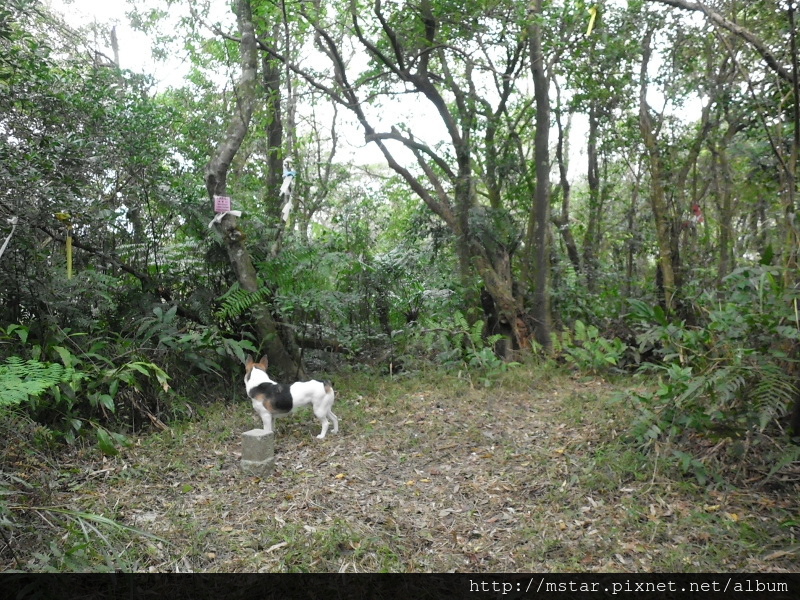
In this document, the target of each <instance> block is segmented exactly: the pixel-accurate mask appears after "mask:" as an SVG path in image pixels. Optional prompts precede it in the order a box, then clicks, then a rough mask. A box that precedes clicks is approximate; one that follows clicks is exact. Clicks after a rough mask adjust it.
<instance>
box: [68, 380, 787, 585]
mask: <svg viewBox="0 0 800 600" xmlns="http://www.w3.org/2000/svg"><path fill="white" fill-rule="evenodd" d="M558 383H559V385H557V386H555V387H554V386H552V385H542V384H540V383H537V384H533V383H532V384H531V385H530V386H527V387H526V386H524V385H523V386H520V385H519V384H517V385H516V386H515V387H516V389H515V391H504V390H502V389H499V390H497V389H496V390H485V389H470V388H469V387H468V386H466V385H463V386H460V387H459V388H457V389H456V388H451V391H450V392H447V393H443V391H442V389H441V388H437V387H433V386H431V387H429V388H426V387H425V386H424V385H423V384H417V385H415V386H411V387H409V389H408V390H407V391H404V390H403V389H402V387H400V388H399V391H398V386H397V385H394V386H393V387H392V388H391V391H390V392H386V393H384V392H383V390H382V389H381V388H380V387H378V388H377V391H375V392H373V393H370V394H365V395H358V394H355V393H353V392H352V391H351V390H340V392H339V394H340V395H339V399H338V400H337V407H336V412H337V414H338V415H339V417H340V421H341V429H340V433H339V434H329V435H328V437H327V438H326V439H325V440H322V441H320V440H317V439H316V438H315V437H314V435H315V434H316V433H317V432H318V424H317V423H316V421H315V420H314V419H313V417H312V416H311V415H310V413H305V414H302V416H301V415H298V416H292V417H288V418H286V419H282V420H279V421H278V424H277V437H276V449H275V451H276V469H275V472H274V473H273V475H272V476H270V477H266V478H263V479H259V478H256V477H251V476H247V475H245V474H244V473H243V472H242V471H241V469H240V468H239V464H238V461H239V456H240V455H239V452H240V448H241V447H240V437H239V436H240V433H241V431H244V430H246V429H250V428H252V427H254V426H256V423H255V417H254V414H253V413H252V410H251V409H250V408H249V406H248V403H246V402H242V404H241V405H237V406H227V407H221V408H218V409H214V410H210V411H209V415H208V417H207V418H205V419H203V420H201V421H197V422H195V423H192V424H189V425H188V426H186V427H185V428H175V429H174V430H173V432H172V433H171V434H170V433H162V434H159V435H158V436H151V437H148V438H142V439H141V440H139V441H138V442H137V443H136V444H135V445H134V446H132V447H130V448H126V449H125V450H124V451H123V452H122V454H121V455H120V456H119V457H116V458H113V459H108V460H107V461H105V462H104V463H103V464H99V463H96V464H94V465H90V466H87V465H84V466H83V467H82V469H83V470H82V474H83V477H84V480H83V482H84V483H83V484H77V485H76V484H75V483H74V482H73V485H71V486H70V488H69V489H64V490H63V492H62V494H61V498H60V499H59V500H60V501H63V502H64V503H65V504H68V505H70V506H73V507H75V508H80V509H81V510H91V511H94V512H97V513H100V514H104V515H106V516H108V517H112V518H115V519H118V520H120V521H121V522H124V523H126V524H128V525H132V526H135V527H138V528H141V529H144V530H146V531H149V532H152V533H154V534H156V535H158V536H160V537H162V538H163V539H164V540H166V542H150V541H148V542H143V549H142V550H140V554H141V555H140V556H136V557H135V563H134V565H133V566H134V567H135V568H136V569H140V570H148V569H149V570H158V571H175V570H179V571H188V570H191V571H285V570H311V571H351V572H352V571H356V572H364V571H369V572H372V571H381V570H389V571H436V572H444V571H473V572H474V571H495V572H500V571H505V572H514V571H527V572H546V571H592V570H597V571H651V570H659V571H665V570H678V571H682V570H724V569H725V568H731V569H748V568H749V569H755V568H758V569H762V570H763V569H764V568H770V567H772V568H775V569H777V570H780V568H781V563H780V562H777V563H770V564H768V565H764V564H763V563H761V562H755V561H758V560H760V559H759V558H758V557H757V556H749V555H747V554H746V553H744V554H742V555H738V554H737V551H736V548H733V549H732V552H731V556H715V555H714V552H715V551H712V550H709V551H708V552H705V550H704V548H703V546H704V545H706V546H707V545H708V543H709V539H710V536H711V535H719V531H720V529H721V528H722V529H725V528H726V527H727V531H728V535H730V536H731V537H732V539H734V542H733V543H735V544H738V543H739V541H738V538H739V535H740V533H739V532H738V530H737V528H736V527H733V526H735V525H736V522H735V521H734V520H733V519H734V517H725V516H724V515H734V514H735V515H737V516H736V517H735V518H736V520H741V519H743V518H745V516H746V515H752V511H753V509H754V507H755V506H756V505H757V504H758V501H757V500H756V499H755V498H753V497H750V496H748V497H744V496H742V497H740V498H738V499H737V498H736V497H733V496H731V495H728V496H726V499H725V500H724V501H722V500H720V499H719V498H718V497H712V496H704V497H703V498H704V499H702V500H698V499H696V498H690V497H687V496H686V495H685V493H684V492H681V491H679V490H677V488H676V486H673V485H672V484H671V483H666V484H665V483H663V482H658V481H656V480H655V475H656V474H655V473H654V472H651V471H652V467H651V466H648V465H645V464H644V462H641V457H640V455H638V454H636V453H633V452H632V453H630V454H623V455H620V456H618V457H616V456H615V457H609V456H608V451H607V450H606V448H605V444H607V443H609V442H613V440H615V439H616V438H617V437H618V436H617V432H616V428H617V426H618V425H617V423H616V420H615V419H616V417H615V416H614V414H613V413H612V412H611V411H607V410H605V409H602V408H599V407H600V405H601V404H602V403H601V402H600V400H599V398H602V397H604V396H607V395H608V394H609V393H610V391H612V390H611V389H610V387H609V386H608V385H607V384H606V383H605V382H603V381H602V380H601V379H595V380H587V381H575V380H566V379H564V380H563V381H562V380H560V381H559V382H558ZM586 403H591V404H586ZM584 405H585V406H586V407H587V408H586V410H585V411H584V410H582V408H581V407H582V406H584ZM590 409H591V410H590ZM584 415H586V416H585V418H584ZM616 451H619V448H617V449H616V450H615V452H616ZM636 461H640V462H641V464H636ZM626 462H629V463H630V465H626V464H624V463H626ZM714 504H716V505H719V507H718V508H715V509H714V510H713V511H704V508H703V507H704V506H706V507H708V506H712V505H714ZM735 511H738V513H737V512H735ZM726 519H727V521H726ZM752 519H753V524H754V525H755V526H759V523H757V521H756V517H755V516H752ZM704 520H705V521H706V522H708V523H709V528H710V529H711V530H713V532H714V533H710V532H709V531H707V530H703V529H702V528H699V527H698V525H697V524H698V523H699V522H703V521H704ZM728 521H729V522H728ZM776 526H777V525H776ZM766 534H767V535H769V532H766ZM721 542H722V543H723V544H725V543H728V542H726V541H725V540H724V539H722V540H721ZM788 558H789V559H791V557H788Z"/></svg>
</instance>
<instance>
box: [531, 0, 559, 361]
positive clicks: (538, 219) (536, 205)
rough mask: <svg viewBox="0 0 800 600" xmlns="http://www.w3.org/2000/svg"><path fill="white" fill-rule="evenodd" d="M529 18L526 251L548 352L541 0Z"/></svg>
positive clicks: (538, 327)
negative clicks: (530, 147)
mask: <svg viewBox="0 0 800 600" xmlns="http://www.w3.org/2000/svg"><path fill="white" fill-rule="evenodd" d="M530 6H531V13H532V19H531V23H530V25H529V26H528V38H529V40H530V56H531V75H532V77H533V87H534V98H535V100H536V134H535V137H534V142H533V144H534V152H533V154H534V162H535V163H536V190H535V193H534V199H533V206H532V207H531V218H530V221H529V234H528V235H529V251H531V252H532V253H533V256H532V259H533V260H532V267H533V269H532V270H533V306H532V317H533V320H534V327H533V335H534V338H535V339H536V341H537V342H538V343H539V345H541V346H542V348H543V349H544V350H545V352H549V351H550V350H551V349H552V345H553V343H552V339H551V337H550V295H549V289H548V276H549V271H550V248H549V244H548V235H547V234H548V231H547V228H548V226H549V223H550V218H549V216H550V148H549V144H550V85H549V81H548V79H547V74H546V73H545V64H544V53H543V51H542V28H541V26H540V24H539V18H540V17H541V15H542V0H532V2H531V5H530Z"/></svg>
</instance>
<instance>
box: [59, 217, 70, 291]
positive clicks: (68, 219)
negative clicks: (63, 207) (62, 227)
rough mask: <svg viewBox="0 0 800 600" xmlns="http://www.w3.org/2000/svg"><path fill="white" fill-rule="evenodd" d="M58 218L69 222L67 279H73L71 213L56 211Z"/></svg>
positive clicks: (63, 221)
mask: <svg viewBox="0 0 800 600" xmlns="http://www.w3.org/2000/svg"><path fill="white" fill-rule="evenodd" d="M56 219H58V220H59V221H61V222H62V223H66V224H67V279H72V223H71V222H70V215H69V213H64V212H60V213H56Z"/></svg>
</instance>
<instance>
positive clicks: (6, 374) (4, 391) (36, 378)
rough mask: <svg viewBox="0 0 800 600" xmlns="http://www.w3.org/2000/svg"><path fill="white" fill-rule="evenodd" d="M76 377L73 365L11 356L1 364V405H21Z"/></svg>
mask: <svg viewBox="0 0 800 600" xmlns="http://www.w3.org/2000/svg"><path fill="white" fill-rule="evenodd" d="M74 377H75V370H74V369H73V368H72V367H64V366H63V365H60V364H58V363H44V362H40V361H38V360H33V359H30V360H22V359H21V358H19V357H18V356H10V357H9V358H7V359H6V362H5V364H3V365H0V407H3V406H19V405H20V404H22V403H23V402H27V401H28V400H29V399H30V398H31V397H33V398H38V397H39V396H41V395H42V394H43V393H45V392H46V391H48V390H50V389H52V388H53V387H54V386H56V385H58V384H60V383H68V382H70V381H72V380H73V379H74Z"/></svg>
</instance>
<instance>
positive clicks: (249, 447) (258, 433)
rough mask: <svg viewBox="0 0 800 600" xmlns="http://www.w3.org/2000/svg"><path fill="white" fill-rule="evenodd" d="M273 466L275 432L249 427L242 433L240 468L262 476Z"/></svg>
mask: <svg viewBox="0 0 800 600" xmlns="http://www.w3.org/2000/svg"><path fill="white" fill-rule="evenodd" d="M274 468H275V434H274V433H267V432H266V431H265V430H264V429H251V430H250V431H245V432H244V433H243V434H242V470H243V471H244V472H245V473H249V474H251V475H257V476H259V477H263V476H265V475H268V474H269V473H270V472H271V471H272V470H273V469H274Z"/></svg>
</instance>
